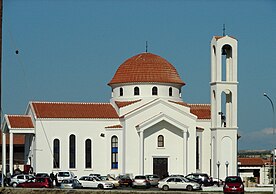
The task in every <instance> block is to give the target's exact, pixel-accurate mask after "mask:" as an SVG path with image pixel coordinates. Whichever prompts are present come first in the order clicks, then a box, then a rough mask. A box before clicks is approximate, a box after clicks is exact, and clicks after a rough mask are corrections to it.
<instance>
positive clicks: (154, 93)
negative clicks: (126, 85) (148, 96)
mask: <svg viewBox="0 0 276 194" xmlns="http://www.w3.org/2000/svg"><path fill="white" fill-rule="evenodd" d="M151 93H152V95H153V96H156V95H158V89H157V87H156V86H154V87H153V88H152V91H151Z"/></svg>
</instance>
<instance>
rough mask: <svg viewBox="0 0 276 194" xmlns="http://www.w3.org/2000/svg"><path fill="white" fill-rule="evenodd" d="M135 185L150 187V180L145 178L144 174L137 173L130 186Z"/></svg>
mask: <svg viewBox="0 0 276 194" xmlns="http://www.w3.org/2000/svg"><path fill="white" fill-rule="evenodd" d="M135 187H145V188H150V182H149V181H148V180H147V178H146V176H143V175H138V176H135V177H134V179H133V182H132V188H135Z"/></svg>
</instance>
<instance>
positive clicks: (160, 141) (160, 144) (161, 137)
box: [157, 135, 164, 147]
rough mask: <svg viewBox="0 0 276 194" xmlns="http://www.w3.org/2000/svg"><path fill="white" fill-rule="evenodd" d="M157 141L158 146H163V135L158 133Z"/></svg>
mask: <svg viewBox="0 0 276 194" xmlns="http://www.w3.org/2000/svg"><path fill="white" fill-rule="evenodd" d="M157 141H158V143H157V144H158V145H157V146H158V147H164V136H163V135H159V136H158V139H157Z"/></svg>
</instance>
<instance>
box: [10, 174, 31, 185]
mask: <svg viewBox="0 0 276 194" xmlns="http://www.w3.org/2000/svg"><path fill="white" fill-rule="evenodd" d="M34 178H35V177H34V176H33V175H29V174H16V175H13V176H11V182H10V186H12V187H16V186H17V185H18V184H19V183H24V182H26V181H27V180H29V179H34Z"/></svg>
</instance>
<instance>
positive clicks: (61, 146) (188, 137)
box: [2, 36, 237, 178]
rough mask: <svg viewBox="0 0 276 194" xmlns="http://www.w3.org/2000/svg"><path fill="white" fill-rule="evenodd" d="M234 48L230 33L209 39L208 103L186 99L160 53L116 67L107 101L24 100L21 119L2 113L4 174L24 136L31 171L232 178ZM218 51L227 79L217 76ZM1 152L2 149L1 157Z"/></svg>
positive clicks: (172, 69) (179, 81)
mask: <svg viewBox="0 0 276 194" xmlns="http://www.w3.org/2000/svg"><path fill="white" fill-rule="evenodd" d="M236 44H237V41H236V40H235V39H234V38H231V37H228V36H223V37H214V38H213V40H212V43H211V68H212V76H211V104H189V103H186V102H184V101H183V100H182V96H181V93H182V92H181V89H182V86H184V85H185V83H184V82H183V81H182V79H181V78H180V76H179V74H178V73H177V71H176V69H175V67H174V66H173V65H172V64H171V63H169V62H168V61H167V60H165V59H164V58H162V57H160V56H158V55H155V54H152V53H141V54H138V55H136V56H133V57H131V58H129V59H127V60H126V61H125V62H124V63H122V64H121V65H120V66H119V68H118V69H117V71H116V73H115V75H114V77H113V78H112V79H111V81H110V82H109V83H108V85H109V86H110V87H111V89H112V94H111V99H110V102H109V103H84V102H80V103H77V102H30V103H29V105H28V107H27V111H26V114H25V115H5V118H4V123H3V130H2V142H3V145H4V144H5V142H6V135H8V136H9V138H10V147H9V150H8V152H9V169H8V170H9V171H10V172H12V171H13V170H14V169H13V166H14V164H13V146H12V144H13V135H14V134H24V135H25V152H24V160H25V162H24V163H25V164H29V165H31V166H32V167H33V169H34V171H35V172H58V171H61V170H70V171H72V172H74V174H75V175H77V176H78V177H79V176H82V175H88V174H90V173H100V174H113V175H115V176H116V175H119V174H130V175H133V176H134V175H142V174H157V175H159V176H160V177H163V176H166V175H168V174H183V175H186V174H189V173H192V172H205V173H208V174H209V175H211V176H213V177H217V176H218V168H219V167H218V166H217V164H218V162H220V164H221V166H220V168H221V175H220V177H221V178H224V177H225V176H226V174H229V175H231V174H232V175H234V174H236V171H237V167H236V166H237V165H236V164H237V113H236V110H237V106H236V105H237V78H236V74H237V69H236V67H237V65H236V49H237V45H236ZM222 52H226V55H225V61H226V63H225V65H226V79H225V80H222V79H221V77H219V75H220V74H221V69H222V67H221V66H222V65H223V64H222V62H221V55H222V54H223V55H224V53H222ZM216 55H218V56H216ZM222 93H225V95H226V105H225V108H223V107H224V106H222V105H221V104H222V102H223V100H220V99H221V98H222ZM225 150H226V152H225ZM6 152H7V150H6V146H2V158H4V159H5V158H6ZM226 162H228V163H229V164H228V165H227V167H226V166H225V165H224V163H225V164H226ZM3 165H4V166H6V160H3ZM226 168H227V169H226ZM4 170H6V169H4ZM226 171H227V172H226ZM4 174H6V172H4Z"/></svg>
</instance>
